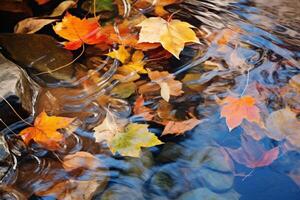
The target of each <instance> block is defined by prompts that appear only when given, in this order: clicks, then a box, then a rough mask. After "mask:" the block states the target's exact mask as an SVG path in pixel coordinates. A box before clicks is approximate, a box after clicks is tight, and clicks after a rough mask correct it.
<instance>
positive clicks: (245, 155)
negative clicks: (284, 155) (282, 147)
mask: <svg viewBox="0 0 300 200" xmlns="http://www.w3.org/2000/svg"><path fill="white" fill-rule="evenodd" d="M226 150H227V152H228V153H229V155H230V156H231V157H232V158H233V159H234V160H235V161H236V162H238V163H240V164H242V165H245V166H247V167H249V168H256V167H264V166H268V165H270V164H271V163H272V162H273V161H274V160H276V159H277V158H278V155H279V147H274V148H273V149H270V150H265V148H264V147H263V145H262V144H259V143H258V141H255V140H254V139H252V138H251V137H250V136H242V137H241V147H240V148H238V149H231V148H226Z"/></svg>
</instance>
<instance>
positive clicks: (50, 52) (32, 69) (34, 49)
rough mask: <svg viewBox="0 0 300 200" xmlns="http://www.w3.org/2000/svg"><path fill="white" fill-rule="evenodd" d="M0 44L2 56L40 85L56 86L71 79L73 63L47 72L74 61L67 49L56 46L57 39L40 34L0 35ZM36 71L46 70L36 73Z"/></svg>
mask: <svg viewBox="0 0 300 200" xmlns="http://www.w3.org/2000/svg"><path fill="white" fill-rule="evenodd" d="M0 46H1V48H2V50H3V53H4V55H5V56H6V57H7V58H8V59H10V60H12V61H13V62H15V63H16V64H18V65H19V66H20V67H21V68H22V69H24V70H25V71H26V72H27V74H28V75H29V76H30V77H31V78H32V79H33V80H34V81H36V82H37V83H39V84H40V85H42V84H44V85H48V86H49V85H50V86H51V85H53V84H54V85H59V84H62V82H68V81H71V80H72V78H73V75H74V65H75V64H71V65H68V66H65V67H63V68H62V69H60V70H58V71H55V72H52V73H47V72H48V71H49V70H54V69H57V68H59V67H62V66H64V65H66V64H68V63H70V62H72V60H73V55H72V53H71V52H70V51H68V50H66V49H63V48H62V47H59V44H58V43H57V41H55V40H54V39H53V38H52V37H50V36H47V35H39V34H34V35H33V34H1V35H0ZM39 73H45V74H41V75H37V74H39Z"/></svg>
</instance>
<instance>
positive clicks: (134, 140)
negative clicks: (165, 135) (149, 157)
mask: <svg viewBox="0 0 300 200" xmlns="http://www.w3.org/2000/svg"><path fill="white" fill-rule="evenodd" d="M159 144H162V142H161V141H160V140H159V139H158V138H157V137H156V136H155V135H154V134H153V133H151V132H149V131H148V125H147V124H137V123H131V124H128V125H127V126H126V127H125V130H124V132H123V133H119V134H116V135H115V137H114V138H113V139H112V141H111V143H110V150H111V151H112V152H113V153H116V152H118V153H120V154H121V155H122V156H131V157H139V156H140V153H141V147H152V146H156V145H159Z"/></svg>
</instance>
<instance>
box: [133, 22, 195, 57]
mask: <svg viewBox="0 0 300 200" xmlns="http://www.w3.org/2000/svg"><path fill="white" fill-rule="evenodd" d="M137 26H138V27H142V28H141V31H140V34H139V41H138V42H139V43H142V42H149V43H161V45H162V46H163V48H164V49H166V50H167V51H169V52H170V53H172V54H173V55H174V56H175V57H176V58H177V59H179V54H180V52H181V51H182V50H183V48H184V45H185V43H187V42H194V43H199V39H198V38H197V36H196V34H195V32H194V31H193V30H192V29H191V28H194V27H193V26H192V25H191V24H189V23H187V22H182V21H180V20H171V21H166V20H164V19H162V18H160V17H150V18H148V19H145V20H144V21H143V22H141V23H140V24H138V25H137ZM154 30H155V31H154Z"/></svg>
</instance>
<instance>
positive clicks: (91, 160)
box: [63, 151, 103, 171]
mask: <svg viewBox="0 0 300 200" xmlns="http://www.w3.org/2000/svg"><path fill="white" fill-rule="evenodd" d="M63 167H64V169H65V170H66V171H73V170H75V169H79V168H82V169H89V170H95V169H97V168H99V167H103V164H102V163H101V162H100V160H99V159H98V158H97V157H95V156H93V155H92V154H90V153H88V152H84V151H79V152H76V153H75V154H71V155H67V156H65V157H64V159H63Z"/></svg>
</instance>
